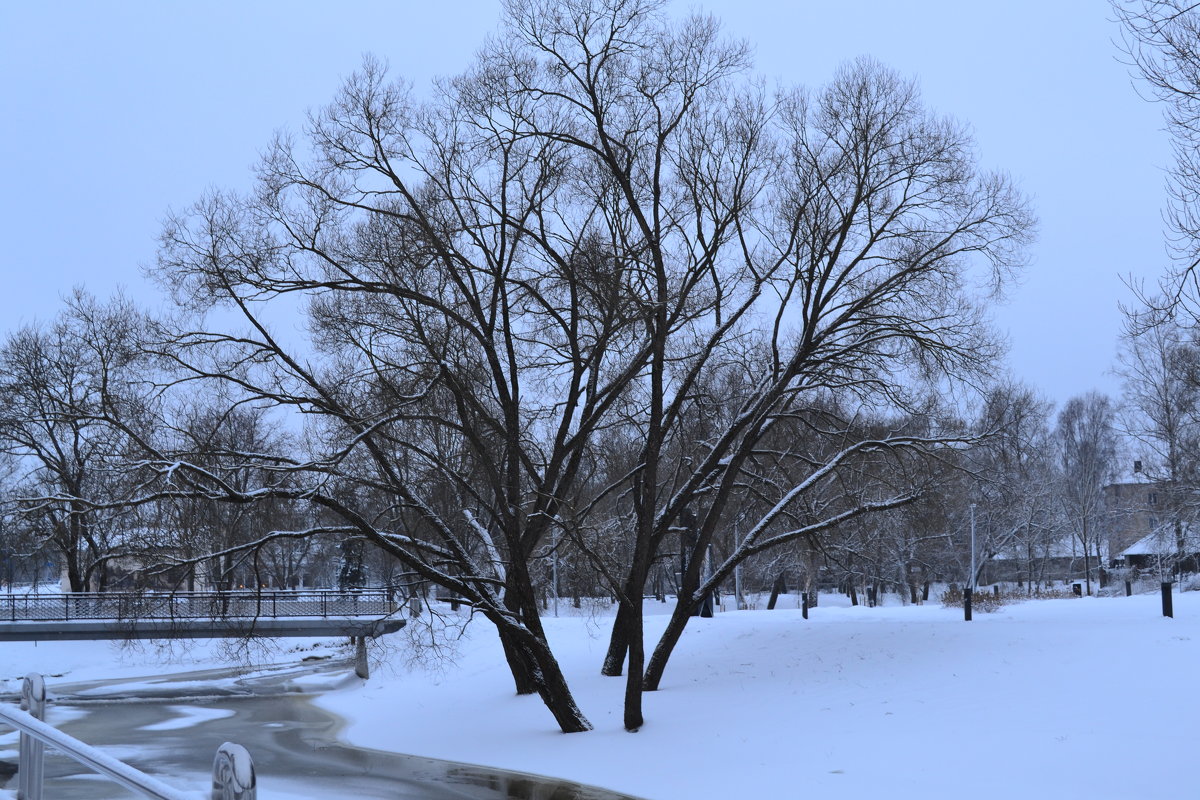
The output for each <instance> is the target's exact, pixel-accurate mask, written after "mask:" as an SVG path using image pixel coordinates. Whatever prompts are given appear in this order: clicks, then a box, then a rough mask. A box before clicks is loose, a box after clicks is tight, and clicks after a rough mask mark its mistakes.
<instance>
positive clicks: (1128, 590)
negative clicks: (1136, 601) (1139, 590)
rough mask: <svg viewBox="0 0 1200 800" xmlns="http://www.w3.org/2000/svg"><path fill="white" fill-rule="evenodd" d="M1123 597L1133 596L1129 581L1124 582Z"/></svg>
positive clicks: (1131, 585)
mask: <svg viewBox="0 0 1200 800" xmlns="http://www.w3.org/2000/svg"><path fill="white" fill-rule="evenodd" d="M1125 596H1126V597H1132V596H1133V584H1132V583H1131V582H1130V581H1125Z"/></svg>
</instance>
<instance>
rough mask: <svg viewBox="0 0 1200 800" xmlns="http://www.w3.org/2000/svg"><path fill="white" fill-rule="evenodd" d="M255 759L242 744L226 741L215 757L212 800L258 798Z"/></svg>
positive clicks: (253, 799) (247, 799) (252, 799)
mask: <svg viewBox="0 0 1200 800" xmlns="http://www.w3.org/2000/svg"><path fill="white" fill-rule="evenodd" d="M257 797H258V780H257V778H256V777H255V775H254V760H253V759H251V758H250V753H249V752H247V750H246V748H244V747H242V746H241V745H240V744H234V743H233V742H225V743H224V744H222V745H221V746H220V747H218V748H217V755H216V757H215V758H214V759H213V772H212V800H256V798H257Z"/></svg>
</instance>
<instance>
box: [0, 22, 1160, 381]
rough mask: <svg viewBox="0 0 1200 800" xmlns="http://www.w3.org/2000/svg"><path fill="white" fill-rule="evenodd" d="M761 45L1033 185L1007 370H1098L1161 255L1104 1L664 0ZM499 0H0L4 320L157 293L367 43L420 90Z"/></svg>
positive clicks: (799, 78) (767, 70)
mask: <svg viewBox="0 0 1200 800" xmlns="http://www.w3.org/2000/svg"><path fill="white" fill-rule="evenodd" d="M676 7H677V8H678V10H679V12H680V13H683V12H684V11H686V10H687V9H689V8H696V7H700V8H705V9H708V10H711V11H712V12H713V13H715V14H716V15H717V16H718V17H720V18H721V19H722V20H723V21H724V22H725V25H726V29H727V30H728V31H730V32H731V33H733V34H735V35H738V36H742V37H744V38H746V39H748V40H749V41H750V42H751V43H753V44H754V45H755V50H756V53H757V63H758V68H759V70H760V71H761V72H763V73H764V74H766V75H767V76H768V77H769V78H771V79H773V80H778V81H780V82H783V83H803V84H808V85H814V86H815V85H819V84H821V83H823V82H824V81H826V80H827V79H828V78H829V77H830V75H831V74H832V72H833V70H834V69H835V67H836V66H837V65H838V64H839V63H840V62H842V61H845V60H847V59H850V58H853V57H855V56H858V55H864V54H867V55H872V56H875V57H876V58H877V59H879V60H880V61H882V62H883V63H885V64H887V65H889V66H891V67H893V68H894V69H896V70H898V71H899V72H900V73H901V74H904V75H907V76H912V77H915V78H917V79H918V81H919V82H920V85H921V86H922V89H923V94H924V97H925V100H926V102H927V103H928V104H929V105H930V106H932V107H933V108H935V109H937V110H938V111H941V112H943V113H947V114H951V115H953V116H955V117H957V118H959V119H961V120H963V121H965V122H968V123H969V124H970V125H971V126H972V127H973V129H974V131H975V134H976V137H977V140H978V144H979V153H980V157H981V160H982V162H983V164H984V165H985V166H987V167H989V168H997V169H1002V170H1005V171H1007V172H1009V173H1010V174H1011V175H1012V176H1013V177H1014V178H1015V179H1016V181H1017V182H1018V184H1019V185H1020V186H1021V187H1022V188H1023V189H1024V190H1025V191H1026V192H1027V193H1028V194H1030V195H1031V196H1032V198H1033V202H1034V207H1035V210H1036V212H1037V215H1038V217H1039V218H1040V225H1039V230H1040V234H1039V239H1038V242H1037V244H1036V245H1035V247H1034V249H1033V263H1032V264H1031V266H1030V268H1029V270H1028V272H1027V274H1026V276H1025V279H1024V281H1023V283H1022V284H1021V285H1020V286H1019V287H1016V288H1014V289H1013V291H1012V292H1011V299H1010V302H1009V303H1008V304H1007V305H1006V306H1003V307H1000V308H998V309H997V310H996V320H997V322H998V324H999V325H1000V326H1001V327H1002V328H1004V329H1007V330H1008V332H1009V336H1010V339H1011V342H1012V353H1011V357H1010V365H1011V369H1012V371H1013V373H1014V374H1015V375H1016V376H1017V377H1019V378H1021V379H1023V380H1025V381H1026V382H1027V383H1029V384H1031V385H1033V386H1035V387H1037V388H1039V389H1041V390H1042V391H1043V392H1045V393H1046V395H1047V396H1048V397H1050V398H1051V399H1053V400H1056V401H1059V402H1061V401H1063V400H1065V399H1066V398H1067V397H1069V396H1071V395H1073V394H1077V393H1081V392H1084V391H1087V390H1088V389H1091V388H1100V389H1103V390H1106V391H1110V392H1115V391H1117V389H1118V385H1117V383H1116V381H1115V379H1114V378H1112V377H1111V376H1110V375H1107V374H1106V371H1107V370H1108V369H1109V368H1110V366H1111V363H1112V356H1113V353H1114V350H1115V343H1116V337H1117V334H1118V332H1119V329H1120V316H1119V313H1118V310H1117V304H1118V301H1120V300H1125V299H1128V296H1129V295H1128V291H1127V290H1126V289H1125V287H1124V285H1123V284H1122V282H1121V276H1122V275H1128V274H1131V273H1132V274H1133V275H1135V276H1145V277H1151V278H1152V277H1153V276H1155V275H1157V274H1158V273H1159V272H1160V271H1161V269H1162V268H1163V266H1164V264H1165V255H1164V248H1163V240H1162V233H1161V229H1162V222H1161V215H1160V208H1161V206H1162V204H1163V197H1164V194H1163V168H1164V167H1165V166H1166V165H1167V163H1168V159H1169V149H1168V145H1167V139H1166V136H1165V134H1163V133H1162V131H1161V126H1162V123H1161V115H1160V109H1159V108H1157V107H1156V106H1153V105H1151V104H1148V103H1145V102H1144V101H1142V100H1141V99H1139V98H1138V96H1137V95H1136V93H1135V91H1134V89H1133V87H1132V86H1131V81H1130V78H1129V76H1128V74H1127V72H1126V69H1125V68H1124V67H1123V66H1122V65H1121V64H1120V63H1118V62H1117V60H1116V57H1117V55H1118V53H1117V50H1116V48H1115V46H1114V45H1113V44H1112V40H1113V39H1114V38H1116V37H1117V35H1118V33H1119V31H1118V29H1117V27H1116V26H1115V24H1113V23H1111V22H1110V21H1109V20H1108V16H1109V10H1108V5H1107V3H1105V2H1103V0H1058V1H1057V2H1049V1H1048V0H1040V1H1039V0H1007V1H1006V2H1000V3H997V2H989V3H976V2H963V1H962V0H958V1H957V2H950V1H949V0H946V1H942V0H907V2H896V1H895V0H893V1H892V2H887V1H886V0H875V1H874V2H871V1H866V0H864V1H860V2H821V3H817V2H790V3H789V2H778V1H777V2H754V1H753V0H741V2H735V0H709V2H706V3H702V4H701V3H683V2H680V3H677V5H676ZM498 10H499V9H498V4H497V3H496V2H494V1H493V0H455V1H454V2H445V3H440V4H431V3H426V2H407V1H401V0H397V1H396V2H359V1H358V0H346V2H342V3H337V4H332V3H318V2H310V1H308V0H305V1H302V2H287V3H284V2H259V3H248V2H225V1H223V0H217V1H215V2H212V1H210V2H205V3H187V4H184V3H174V2H122V3H99V2H38V3H34V2H19V3H18V2H3V3H0V70H2V74H3V76H4V78H3V91H2V93H0V145H2V147H3V153H4V168H3V175H4V179H3V189H4V192H3V197H2V199H0V276H3V279H4V282H3V291H2V292H0V330H2V329H10V328H12V327H15V326H16V325H18V324H20V323H22V322H25V321H29V320H31V319H33V318H35V317H36V318H40V319H46V318H49V317H51V316H53V314H54V313H55V312H56V311H57V309H58V307H59V297H60V296H61V295H62V294H64V293H65V292H67V291H68V290H69V289H70V288H71V286H73V285H76V284H82V285H85V286H87V288H89V289H90V290H92V291H93V292H95V293H97V294H99V295H102V296H103V295H107V294H109V293H110V292H111V291H112V290H113V289H114V288H115V287H116V286H118V285H122V286H124V287H125V288H126V289H127V291H128V293H129V294H130V295H132V296H134V297H135V298H138V299H140V300H143V301H144V302H146V303H148V304H155V303H157V302H158V298H157V295H156V294H155V292H154V290H153V289H151V288H150V287H148V286H147V285H146V284H145V282H144V281H143V280H142V278H141V276H140V272H139V266H140V265H142V264H146V263H150V262H151V261H153V259H154V252H155V240H156V236H157V233H158V230H159V225H160V221H161V219H162V217H163V215H164V212H165V211H166V209H167V208H169V207H175V208H183V207H185V206H187V205H188V204H189V203H190V202H191V201H192V200H194V199H195V198H196V197H197V196H198V195H199V194H200V193H201V192H202V191H203V190H204V189H205V188H207V187H210V186H218V187H232V188H241V187H244V186H246V185H247V184H248V182H249V174H250V167H251V166H252V164H253V163H254V161H255V159H256V156H257V153H258V152H259V151H260V149H261V148H262V147H263V146H265V144H266V143H267V142H268V140H269V138H270V136H271V134H272V132H273V131H274V130H275V129H277V128H286V127H291V128H299V127H300V126H301V125H302V123H303V118H304V113H305V111H306V109H308V108H312V107H317V106H320V105H322V104H324V103H325V102H327V101H328V100H329V99H330V98H331V97H332V95H333V92H334V91H335V89H336V88H337V86H338V84H339V82H340V80H341V79H342V77H344V76H345V75H347V74H348V73H350V72H352V71H353V70H354V69H355V68H356V67H357V66H358V64H359V62H360V60H361V57H362V55H363V54H364V53H373V54H375V55H378V56H380V57H382V58H384V59H386V60H387V61H389V62H390V64H391V66H392V69H393V72H394V73H395V74H398V75H404V76H407V77H409V78H410V79H412V80H413V82H414V83H415V84H416V86H417V87H418V88H420V87H423V86H425V85H427V84H428V82H429V79H430V78H431V77H432V76H434V75H447V74H453V73H455V72H457V71H458V70H460V69H461V68H462V67H463V66H465V64H466V63H467V61H468V60H469V58H470V56H471V53H472V51H473V50H474V48H475V47H476V46H477V44H478V43H479V41H480V40H481V38H482V37H483V35H484V34H485V33H486V32H487V31H489V30H491V29H492V28H493V27H494V25H495V22H496V19H497V16H498Z"/></svg>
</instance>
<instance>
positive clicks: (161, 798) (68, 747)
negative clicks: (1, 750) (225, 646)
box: [0, 673, 258, 800]
mask: <svg viewBox="0 0 1200 800" xmlns="http://www.w3.org/2000/svg"><path fill="white" fill-rule="evenodd" d="M21 709H22V710H20V711H17V710H15V709H9V708H4V707H2V706H0V721H3V722H4V723H7V724H8V725H11V726H12V727H14V728H16V729H17V730H18V731H20V754H19V756H18V761H17V798H18V800H42V787H43V784H44V783H45V753H46V746H47V745H49V746H50V747H53V748H54V749H56V750H59V751H61V752H62V753H65V754H66V755H68V756H70V757H71V758H73V759H75V760H76V761H78V762H79V763H80V764H83V765H84V766H86V767H88V768H90V769H92V770H93V771H95V772H97V773H99V774H101V775H104V776H105V777H107V778H109V779H110V780H112V781H114V782H116V783H118V784H120V785H121V786H124V787H125V788H126V789H129V790H130V791H133V792H136V793H138V794H140V795H142V796H144V797H150V798H153V799H154V800H255V798H256V797H257V793H258V788H257V784H258V780H257V777H256V776H255V774H254V762H253V761H252V760H251V758H250V754H249V753H248V752H247V751H246V748H244V747H242V746H241V745H240V744H233V743H231V742H226V743H224V744H222V745H221V746H220V747H219V748H217V754H216V757H215V758H214V759H213V770H212V790H211V792H207V793H206V792H203V791H184V790H180V789H176V788H175V787H173V786H168V785H167V784H165V783H163V782H162V781H160V780H158V779H157V778H152V777H151V776H149V775H147V774H146V773H144V772H141V771H140V770H137V769H135V768H133V767H131V766H129V765H128V764H126V763H124V762H122V761H118V760H117V759H115V758H113V757H112V756H109V755H106V754H105V753H102V752H101V751H99V750H97V749H96V748H94V747H92V746H90V745H88V744H86V743H84V742H81V741H79V740H78V739H76V738H74V737H72V736H68V735H67V734H65V733H63V732H62V731H60V730H58V729H57V728H55V727H53V726H51V725H47V724H46V723H45V722H44V721H43V719H44V717H45V715H46V684H45V681H43V680H42V676H41V675H39V674H37V673H30V674H29V675H26V676H25V680H24V681H23V682H22V684H21Z"/></svg>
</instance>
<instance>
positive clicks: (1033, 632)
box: [0, 592, 1200, 800]
mask: <svg viewBox="0 0 1200 800" xmlns="http://www.w3.org/2000/svg"><path fill="white" fill-rule="evenodd" d="M784 599H786V600H794V596H788V597H786V598H784ZM888 601H889V605H886V606H884V607H880V608H865V607H862V606H859V607H853V608H852V607H848V606H847V605H846V603H845V601H844V599H843V598H840V597H835V596H824V595H823V596H822V597H821V602H820V605H819V606H818V607H817V608H814V609H812V610H811V612H810V619H808V620H804V619H803V618H802V617H801V614H800V612H799V611H798V610H795V609H790V608H789V609H776V610H774V611H766V610H761V608H760V610H754V611H728V612H725V613H719V614H717V615H716V616H715V617H714V618H712V619H694V620H692V622H691V624H690V625H689V626H688V629H687V631H686V632H685V634H684V636H683V639H682V640H681V642H680V645H679V647H678V648H677V650H676V652H675V654H674V656H673V657H672V659H671V663H670V664H669V666H668V667H667V671H666V674H665V677H664V680H663V686H662V689H661V690H660V691H658V692H653V693H649V694H647V695H646V702H645V713H646V720H647V721H646V725H645V726H644V727H643V728H642V729H641V730H640V731H639V732H637V733H627V732H625V731H624V730H622V727H621V718H622V717H621V698H622V694H623V692H624V679H619V678H605V677H602V676H601V675H600V674H599V666H600V662H601V659H602V657H603V654H604V649H605V646H606V644H607V639H606V637H607V632H608V622H609V619H608V617H607V616H606V615H607V614H609V613H611V610H610V609H602V610H600V611H598V612H594V613H583V614H580V612H574V613H575V614H578V616H563V617H559V618H554V617H548V618H547V619H546V620H545V625H546V628H547V631H548V635H549V636H550V637H551V640H552V644H553V645H554V647H555V650H556V652H557V653H558V655H559V658H560V661H561V662H562V665H563V667H564V670H565V672H566V674H567V676H568V679H569V680H570V681H571V685H572V688H573V690H574V692H575V694H576V699H577V700H578V701H579V704H580V707H581V708H582V709H583V711H584V713H585V714H587V715H588V717H589V719H590V720H591V721H592V722H593V724H594V725H595V726H596V730H594V731H592V732H590V733H584V734H571V735H564V734H561V733H558V732H557V729H556V728H555V726H554V722H553V719H552V718H551V717H550V715H549V713H548V712H547V711H546V710H545V709H544V707H543V706H542V704H541V702H540V701H539V700H538V699H537V698H536V697H516V696H514V694H513V691H512V686H511V679H510V678H509V676H508V672H507V669H506V667H505V666H504V661H503V656H502V653H501V650H500V647H499V643H498V641H497V639H496V637H495V634H494V632H492V631H491V630H490V629H489V628H488V627H486V626H485V625H482V624H472V625H471V626H470V627H469V628H468V631H467V633H466V635H465V636H463V637H462V638H461V639H460V640H459V641H458V642H457V643H456V645H455V646H454V648H453V649H454V650H455V651H456V652H455V653H454V660H453V663H445V662H441V663H426V664H424V665H422V664H421V663H416V662H418V661H420V659H416V656H418V655H420V653H418V651H416V650H413V649H412V645H411V641H412V639H410V638H409V637H407V636H406V634H405V633H404V632H402V633H399V634H395V635H392V636H389V637H385V639H386V641H385V643H384V646H383V647H378V646H376V648H375V650H374V652H376V653H377V654H380V653H382V656H383V657H384V658H385V659H386V660H385V661H384V663H376V664H373V665H372V677H371V679H370V680H368V681H361V680H358V679H356V678H352V677H349V676H346V675H342V676H336V675H333V676H331V675H328V674H327V675H322V676H319V677H314V678H313V679H312V680H311V681H310V682H309V684H308V685H307V686H306V688H307V689H309V690H311V691H316V692H320V694H319V697H318V699H317V702H318V703H319V704H320V705H322V706H323V707H325V708H327V709H329V710H331V711H333V712H334V713H336V714H338V715H340V716H342V717H343V718H345V719H346V720H347V721H348V724H347V727H346V728H345V729H344V730H343V731H342V733H341V735H342V736H343V737H344V738H345V739H347V740H348V741H350V742H351V743H354V744H359V745H362V746H366V747H371V748H375V749H384V750H393V751H399V752H407V753H413V754H416V755H425V756H431V757H435V758H444V759H450V760H455V761H465V762H471V763H477V764H486V765H495V766H499V767H504V768H507V769H512V770H518V771H523V772H533V773H540V774H547V775H553V776H557V777H565V778H570V779H573V780H576V781H580V782H582V783H588V784H594V785H600V786H606V787H609V788H613V789H617V790H620V791H624V792H628V793H630V794H632V795H635V796H638V797H644V798H649V799H650V800H677V799H678V800H683V799H684V798H687V800H695V799H696V798H740V797H752V798H753V797H792V796H840V797H862V796H869V795H887V796H897V797H915V796H918V795H919V796H927V797H938V796H957V795H960V794H966V795H969V796H971V797H972V798H973V799H974V800H978V799H979V798H1001V797H1003V798H1009V797H1013V796H1031V797H1048V796H1060V797H1083V796H1087V797H1091V798H1117V797H1139V798H1157V797H1163V798H1165V797H1180V796H1186V795H1187V794H1188V793H1189V790H1187V789H1186V787H1187V786H1190V785H1191V782H1192V780H1193V777H1194V776H1193V775H1192V773H1193V771H1194V770H1193V768H1192V759H1193V756H1194V750H1195V745H1196V741H1197V737H1196V735H1195V733H1194V731H1193V728H1194V725H1195V720H1196V719H1197V718H1198V717H1200V714H1198V712H1200V696H1198V695H1200V693H1197V692H1194V691H1191V689H1190V687H1191V680H1192V677H1193V675H1194V671H1195V668H1194V665H1195V664H1196V663H1198V662H1200V592H1187V593H1182V594H1177V595H1176V597H1175V614H1176V617H1175V619H1165V618H1163V617H1162V616H1161V608H1160V605H1159V598H1158V595H1157V594H1154V595H1139V596H1134V597H1131V598H1125V597H1115V598H1083V599H1066V600H1040V601H1030V602H1024V603H1018V604H1014V605H1009V606H1006V607H1004V608H1002V609H1001V610H999V611H997V612H996V613H993V614H981V613H977V614H976V615H975V619H974V621H973V622H970V623H966V622H964V621H963V620H962V614H961V611H959V610H957V609H944V608H942V607H941V606H940V605H938V604H935V603H932V602H931V603H929V604H927V605H924V606H901V605H900V604H899V602H898V601H897V599H896V598H895V596H888ZM760 606H761V604H760ZM560 610H561V611H562V612H563V613H564V614H565V613H566V612H568V611H571V609H569V603H561V604H560ZM668 610H669V604H668V605H664V604H660V603H655V602H653V601H648V602H647V611H648V612H654V613H652V614H651V616H649V617H648V618H647V626H646V627H647V641H648V643H650V644H651V645H652V643H653V641H654V640H655V639H656V636H657V634H658V632H659V631H661V630H662V628H663V626H664V625H665V623H666V616H665V612H666V611H668ZM412 627H413V628H414V629H415V628H416V627H418V626H412ZM410 632H411V631H410ZM311 652H312V651H311V650H307V649H306V650H305V651H304V653H305V654H308V653H311ZM105 654H108V656H109V657H107V658H106V657H104V656H105ZM113 656H116V657H113ZM288 656H289V654H288V653H277V654H275V660H277V661H284V660H286V658H287V657H288ZM290 656H291V657H292V658H293V659H294V660H297V661H298V660H299V657H298V655H297V654H295V653H293V654H290ZM221 657H222V654H221V652H220V650H219V648H216V647H215V646H211V645H209V644H206V643H201V644H198V645H197V646H196V647H195V648H194V649H192V650H190V651H188V653H187V657H186V659H182V660H177V661H176V663H175V665H174V666H171V665H160V663H159V661H160V659H159V658H158V657H157V653H156V651H154V650H153V649H152V648H151V649H145V650H136V649H135V650H120V649H116V648H113V647H112V646H110V645H107V644H104V643H94V642H56V643H42V644H40V645H37V646H34V645H33V644H32V643H29V644H6V645H5V649H4V655H3V656H2V657H0V668H2V669H0V673H2V674H3V675H5V676H12V677H10V678H8V680H7V681H5V685H4V689H5V690H6V691H15V690H19V686H20V681H19V678H20V676H21V675H23V674H24V673H25V672H27V671H29V670H31V669H41V670H44V671H45V672H46V673H47V675H48V686H49V689H50V693H51V696H53V695H54V693H55V690H56V685H59V684H62V683H63V682H64V681H82V680H85V679H92V678H106V679H112V680H114V681H126V682H128V683H133V684H136V683H138V682H139V679H142V680H143V681H144V682H149V681H147V680H145V678H144V676H147V675H151V674H153V673H156V672H167V671H170V670H171V669H176V670H177V671H187V670H194V669H196V668H197V665H198V664H200V665H203V664H204V663H212V664H216V663H219V662H220V660H221ZM55 673H58V674H59V676H58V677H55V676H54V674H55ZM52 707H53V706H51V708H52ZM204 711H205V710H204V709H203V707H198V706H184V707H181V711H180V716H179V719H180V720H181V721H180V723H179V724H180V725H186V724H197V723H198V722H199V721H200V720H202V719H207V718H209V717H206V716H204ZM51 722H53V718H52V719H51ZM3 743H4V745H5V746H6V748H7V747H11V746H12V745H10V744H9V740H8V739H7V737H6V738H5V740H4V742H3ZM272 779H273V776H271V775H269V774H263V773H260V775H259V782H260V787H261V790H262V791H263V792H267V791H269V790H270V786H271V784H272ZM279 780H280V781H281V782H283V781H285V780H286V776H279ZM277 788H278V786H277ZM0 796H3V793H2V792H0Z"/></svg>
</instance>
